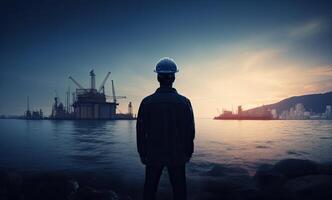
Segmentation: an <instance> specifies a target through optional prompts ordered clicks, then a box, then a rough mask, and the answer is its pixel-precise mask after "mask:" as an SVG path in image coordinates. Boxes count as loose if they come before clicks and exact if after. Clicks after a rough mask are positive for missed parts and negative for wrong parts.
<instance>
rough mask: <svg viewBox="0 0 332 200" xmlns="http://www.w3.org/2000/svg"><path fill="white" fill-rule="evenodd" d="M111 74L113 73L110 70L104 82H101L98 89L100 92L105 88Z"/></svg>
mask: <svg viewBox="0 0 332 200" xmlns="http://www.w3.org/2000/svg"><path fill="white" fill-rule="evenodd" d="M110 74H111V72H108V73H107V74H106V76H105V78H104V80H103V82H102V83H101V84H100V87H99V89H98V92H101V90H102V89H103V88H104V86H105V83H106V81H107V79H108V77H109V76H110Z"/></svg>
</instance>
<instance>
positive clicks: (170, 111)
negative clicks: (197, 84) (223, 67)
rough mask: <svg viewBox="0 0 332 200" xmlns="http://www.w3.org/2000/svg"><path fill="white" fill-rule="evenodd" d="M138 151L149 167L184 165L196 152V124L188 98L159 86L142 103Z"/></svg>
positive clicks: (137, 129) (137, 126)
mask: <svg viewBox="0 0 332 200" xmlns="http://www.w3.org/2000/svg"><path fill="white" fill-rule="evenodd" d="M136 131H137V149H138V153H139V154H140V156H141V158H142V159H143V163H144V164H147V165H166V166H172V165H183V164H185V163H186V162H187V161H188V160H189V158H190V157H191V155H192V153H193V151H194V137H195V124H194V115H193V110H192V107H191V103H190V101H189V99H187V98H186V97H184V96H182V95H180V94H178V93H177V91H176V90H175V89H174V88H171V87H160V88H158V89H157V90H156V92H155V93H153V94H152V95H150V96H148V97H145V98H144V99H143V101H142V102H141V105H140V108H139V111H138V117H137V125H136Z"/></svg>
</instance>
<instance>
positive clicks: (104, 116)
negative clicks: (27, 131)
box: [25, 70, 136, 120]
mask: <svg viewBox="0 0 332 200" xmlns="http://www.w3.org/2000/svg"><path fill="white" fill-rule="evenodd" d="M110 74H111V72H108V73H107V74H106V76H105V78H104V80H103V81H102V83H101V84H100V86H99V88H98V89H97V88H96V75H95V73H94V71H93V70H91V71H90V88H84V87H83V86H82V85H81V84H80V83H79V82H78V81H76V80H75V79H74V78H73V77H72V76H69V79H70V80H71V81H72V82H73V83H74V84H75V85H76V90H75V92H73V93H71V95H72V100H71V102H70V89H68V91H67V92H66V105H64V104H63V103H62V102H60V98H59V97H58V95H57V94H56V95H55V97H54V104H53V106H52V113H51V115H50V116H49V117H43V116H42V115H41V116H38V117H37V116H36V117H32V115H31V112H30V110H29V106H28V108H27V111H26V114H25V118H26V119H54V120H81V119H87V120H120V119H124V120H133V119H136V116H134V114H133V107H132V103H131V102H129V104H128V112H127V113H117V106H118V105H119V103H118V101H117V100H118V99H124V98H126V96H116V95H115V88H114V81H113V80H111V82H112V96H108V95H106V94H105V84H106V82H107V79H108V78H109V76H110ZM28 103H29V102H28ZM40 112H41V111H40Z"/></svg>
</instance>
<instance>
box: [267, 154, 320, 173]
mask: <svg viewBox="0 0 332 200" xmlns="http://www.w3.org/2000/svg"><path fill="white" fill-rule="evenodd" d="M273 169H274V170H275V171H276V172H279V173H281V174H283V175H285V176H286V177H287V178H296V177H299V176H306V175H312V174H317V173H318V166H317V164H316V163H315V162H313V161H310V160H300V159H286V160H281V161H279V162H278V163H276V164H275V165H274V168H273Z"/></svg>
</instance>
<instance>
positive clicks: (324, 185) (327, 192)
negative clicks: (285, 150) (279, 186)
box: [284, 175, 332, 200]
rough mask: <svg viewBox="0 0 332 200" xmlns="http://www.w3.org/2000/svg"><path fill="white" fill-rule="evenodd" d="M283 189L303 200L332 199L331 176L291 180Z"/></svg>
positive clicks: (312, 176)
mask: <svg viewBox="0 0 332 200" xmlns="http://www.w3.org/2000/svg"><path fill="white" fill-rule="evenodd" d="M284 188H285V189H286V190H288V191H290V192H291V193H293V194H294V195H295V197H297V199H304V200H309V199H310V200H316V199H319V200H325V199H326V200H328V199H331V197H332V190H331V188H332V175H310V176H302V177H298V178H294V179H291V180H289V181H287V182H286V183H285V184H284Z"/></svg>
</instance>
